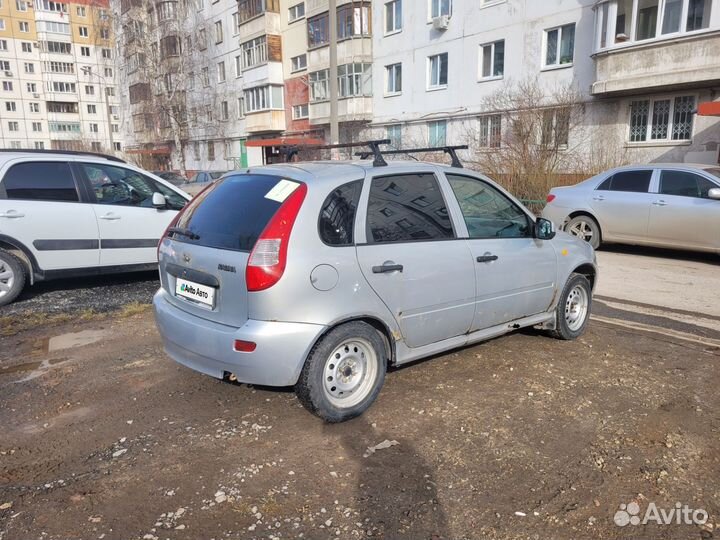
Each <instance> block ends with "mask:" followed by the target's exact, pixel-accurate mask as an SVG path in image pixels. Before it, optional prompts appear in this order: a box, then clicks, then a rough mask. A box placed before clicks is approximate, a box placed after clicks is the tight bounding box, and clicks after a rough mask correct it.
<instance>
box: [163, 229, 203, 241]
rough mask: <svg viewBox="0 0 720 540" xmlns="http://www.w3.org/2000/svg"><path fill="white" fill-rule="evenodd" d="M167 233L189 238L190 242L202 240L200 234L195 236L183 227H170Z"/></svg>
mask: <svg viewBox="0 0 720 540" xmlns="http://www.w3.org/2000/svg"><path fill="white" fill-rule="evenodd" d="M167 232H169V233H175V234H180V235H182V236H187V237H188V238H189V239H190V240H200V235H199V234H195V233H194V232H192V231H191V230H190V229H183V228H182V227H170V228H169V229H168V231H167Z"/></svg>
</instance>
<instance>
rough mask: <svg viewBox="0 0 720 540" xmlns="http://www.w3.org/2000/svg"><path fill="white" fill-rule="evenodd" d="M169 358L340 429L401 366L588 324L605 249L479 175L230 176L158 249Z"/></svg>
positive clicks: (426, 168) (373, 170)
mask: <svg viewBox="0 0 720 540" xmlns="http://www.w3.org/2000/svg"><path fill="white" fill-rule="evenodd" d="M158 250H159V261H160V277H161V285H162V286H161V289H160V290H159V291H158V292H157V294H156V295H155V298H154V308H155V315H156V319H157V324H158V327H159V329H160V333H161V335H162V338H163V342H164V347H165V350H166V352H167V354H168V355H169V356H170V357H172V358H173V359H174V360H176V361H177V362H180V363H181V364H184V365H185V366H188V367H190V368H192V369H194V370H197V371H199V372H202V373H205V374H207V375H211V376H213V377H217V378H223V379H229V380H237V381H240V382H245V383H252V384H259V385H269V386H294V387H295V391H296V393H297V396H298V398H299V399H300V401H301V402H302V403H303V405H305V406H306V407H307V408H308V409H309V410H310V411H311V412H313V413H315V414H316V415H318V416H320V417H321V418H323V419H325V420H326V421H329V422H340V421H343V420H347V419H349V418H352V417H354V416H357V415H359V414H361V413H362V412H363V411H364V410H366V409H367V408H368V407H369V406H370V404H371V403H372V402H373V401H374V400H375V398H376V397H377V395H378V393H379V392H380V388H381V386H382V384H383V381H384V378H385V372H386V369H387V367H388V366H389V365H394V366H398V365H402V364H405V363H407V362H411V361H413V360H417V359H419V358H423V357H427V356H430V355H434V354H437V353H440V352H443V351H447V350H449V349H453V348H456V347H462V346H464V345H468V344H471V343H476V342H478V341H481V340H485V339H488V338H492V337H495V336H498V335H501V334H504V333H506V332H510V331H512V330H514V329H517V328H522V327H529V326H538V327H541V328H543V329H546V330H548V331H549V332H550V333H551V334H553V335H555V336H556V337H559V338H562V339H574V338H576V337H578V336H579V335H580V334H582V332H583V331H584V329H585V327H586V324H587V322H588V318H589V314H590V309H591V301H592V290H593V286H594V284H595V282H596V279H597V267H596V263H595V256H594V252H593V249H592V248H591V247H590V246H589V245H588V244H586V243H585V242H582V241H581V240H579V239H577V238H573V237H571V236H570V235H568V234H565V233H562V232H561V233H558V234H557V235H556V233H555V231H554V229H553V227H552V224H551V223H550V222H549V221H546V220H544V219H536V218H535V217H534V216H533V215H532V214H531V213H530V212H529V211H528V210H526V209H525V208H524V207H523V206H522V205H521V204H520V203H519V202H518V201H517V200H516V199H515V198H513V197H512V196H511V195H510V194H509V193H507V192H506V191H505V190H503V189H502V188H501V187H499V186H498V185H497V184H495V183H494V182H492V181H491V180H489V179H488V178H486V177H485V176H483V175H480V174H477V173H474V172H471V171H468V170H466V169H463V168H458V167H445V166H439V165H436V164H429V163H419V162H400V161H391V162H390V164H388V165H386V166H378V165H377V164H373V163H371V162H365V161H351V162H337V161H333V162H311V163H293V164H283V165H272V166H264V167H257V168H255V167H253V168H251V169H248V170H244V171H237V172H233V173H229V174H228V175H226V176H225V177H224V178H222V179H221V180H219V181H217V182H216V183H214V184H213V185H211V186H210V187H208V188H207V189H205V190H204V191H203V192H201V193H200V194H199V195H198V196H197V197H196V198H195V199H193V200H192V201H191V202H190V203H189V204H188V205H187V206H186V207H185V209H184V210H183V212H182V213H181V214H180V215H179V216H178V218H177V219H176V220H175V222H173V223H172V224H171V226H170V227H169V228H168V230H167V232H166V234H165V235H164V237H163V238H162V240H161V241H160V245H159V247H158Z"/></svg>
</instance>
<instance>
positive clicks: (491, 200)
mask: <svg viewBox="0 0 720 540" xmlns="http://www.w3.org/2000/svg"><path fill="white" fill-rule="evenodd" d="M446 176H447V179H448V182H450V187H452V190H453V193H454V194H455V197H456V198H457V200H458V203H459V204H460V210H461V211H462V214H463V219H464V220H465V225H467V228H468V233H469V235H470V238H525V237H527V236H529V235H530V230H531V229H530V223H529V220H528V216H527V214H525V212H523V211H522V210H521V209H520V207H519V206H517V205H516V204H515V203H514V202H512V201H511V200H510V199H509V198H508V197H507V196H506V195H504V194H503V193H501V192H500V191H499V190H497V189H496V188H494V187H493V186H491V185H490V184H488V183H487V182H483V181H482V180H479V179H477V178H471V177H469V176H460V175H455V174H448V175H446Z"/></svg>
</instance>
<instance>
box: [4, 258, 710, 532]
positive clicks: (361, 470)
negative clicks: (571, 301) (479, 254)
mask: <svg viewBox="0 0 720 540" xmlns="http://www.w3.org/2000/svg"><path fill="white" fill-rule="evenodd" d="M598 259H599V263H600V271H601V277H600V285H599V288H598V290H597V291H596V303H595V306H594V311H593V312H594V316H593V319H592V322H591V324H590V327H589V330H588V332H587V333H586V334H585V335H584V336H583V337H582V338H581V339H579V340H577V341H574V342H562V341H558V340H554V339H550V338H547V337H545V336H543V335H542V334H540V333H539V332H536V331H522V332H518V333H515V334H511V335H509V336H505V337H501V338H498V339H495V340H492V341H490V342H487V343H483V344H480V345H477V346H473V347H468V348H465V349H462V350H459V351H455V352H451V353H449V354H445V355H442V356H438V357H436V358H433V359H430V360H427V361H423V362H419V363H416V364H413V365H411V366H408V367H404V368H401V369H396V370H394V371H392V372H391V373H390V374H389V376H388V377H387V379H386V383H385V387H384V389H383V391H382V392H381V394H380V398H379V400H378V402H377V403H375V405H374V406H373V407H372V408H371V409H370V410H369V411H368V412H367V413H366V414H365V415H363V416H362V417H360V418H357V419H355V420H352V421H350V422H346V423H343V424H337V425H328V424H323V423H322V422H321V421H320V420H319V419H317V418H315V417H314V416H312V415H310V414H308V413H307V412H306V411H305V410H304V409H303V408H302V407H301V406H300V404H299V402H298V401H297V399H296V398H295V396H294V394H293V393H292V392H291V391H290V389H287V390H282V389H281V390H278V389H268V388H258V387H250V386H247V385H235V384H230V383H224V382H219V381H216V380H214V379H211V378H208V377H205V376H202V375H199V374H197V373H195V372H192V371H190V370H187V369H185V368H182V367H180V366H178V365H176V364H175V363H173V362H172V361H170V360H169V359H168V358H167V357H165V355H164V354H163V352H162V349H161V346H160V341H159V337H158V335H157V332H156V330H155V327H154V324H153V317H152V313H151V311H150V309H149V306H148V302H149V301H150V298H151V295H152V292H153V291H154V289H155V288H156V287H157V281H156V277H155V274H153V273H151V274H137V275H125V276H117V277H113V278H112V279H107V278H105V279H102V280H100V279H98V280H86V279H85V280H66V281H61V282H54V283H49V284H43V285H40V286H38V287H35V288H33V289H29V290H27V291H26V292H25V293H24V295H23V296H22V297H21V299H20V301H18V302H16V303H15V304H13V305H11V306H7V307H5V308H2V311H0V324H1V325H2V326H1V328H0V334H2V336H1V337H0V340H1V341H2V344H3V346H2V347H1V348H0V423H1V425H2V426H4V433H3V437H2V438H1V439H0V539H2V540H15V539H26V538H47V539H63V540H65V539H74V538H82V539H85V538H103V539H123V540H124V539H135V538H138V539H154V538H157V539H165V538H168V539H183V538H206V539H210V538H214V539H217V540H220V539H226V538H300V537H302V538H364V537H380V538H400V537H404V538H413V539H419V538H428V539H431V538H434V539H441V538H442V539H462V538H539V539H542V538H568V539H571V538H572V539H576V538H712V537H713V534H717V533H716V532H715V531H714V524H715V523H717V521H716V520H717V516H718V512H720V488H718V484H717V479H718V478H720V452H719V451H718V449H717V441H718V438H719V436H720V421H719V418H720V417H719V416H718V413H717V411H718V408H719V406H720V396H719V394H718V388H720V374H719V373H718V369H717V362H718V360H719V359H720V307H718V304H717V302H716V301H715V300H714V299H716V298H717V294H716V292H715V291H714V287H715V286H716V283H717V277H716V276H717V269H718V261H717V258H716V257H714V256H702V255H692V254H678V253H670V252H665V251H657V250H639V249H637V248H609V249H606V250H603V251H600V252H599V253H598ZM68 334H70V335H68ZM377 445H379V447H378V448H375V447H376V446H377ZM632 500H636V501H637V502H638V503H639V504H640V505H641V506H642V507H643V508H644V507H645V506H647V504H648V503H650V502H654V503H655V504H657V506H658V507H660V508H672V507H673V505H675V503H676V502H680V503H682V504H687V505H688V506H690V507H691V508H696V509H697V508H701V509H704V510H705V511H706V512H707V513H708V514H709V516H710V519H709V521H708V523H706V524H705V525H703V526H698V525H686V524H673V525H658V524H654V523H650V524H647V525H637V526H633V525H628V526H625V527H620V526H617V525H616V524H615V523H614V521H613V516H614V514H615V512H616V511H618V509H619V508H620V504H627V503H629V502H631V501H632Z"/></svg>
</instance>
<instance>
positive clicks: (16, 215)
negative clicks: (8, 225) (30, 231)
mask: <svg viewBox="0 0 720 540" xmlns="http://www.w3.org/2000/svg"><path fill="white" fill-rule="evenodd" d="M0 217H4V218H10V219H17V218H21V217H25V214H21V213H20V212H18V211H16V210H8V211H7V212H5V213H3V214H0Z"/></svg>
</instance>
